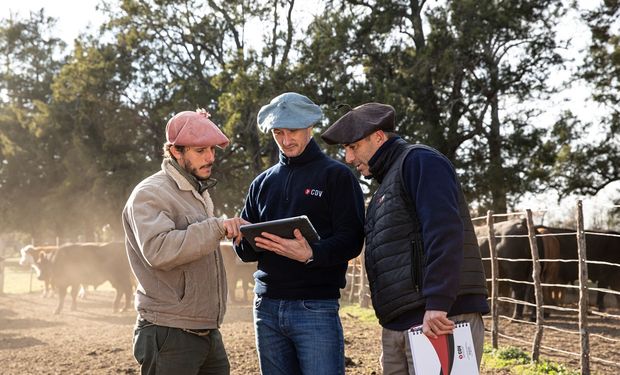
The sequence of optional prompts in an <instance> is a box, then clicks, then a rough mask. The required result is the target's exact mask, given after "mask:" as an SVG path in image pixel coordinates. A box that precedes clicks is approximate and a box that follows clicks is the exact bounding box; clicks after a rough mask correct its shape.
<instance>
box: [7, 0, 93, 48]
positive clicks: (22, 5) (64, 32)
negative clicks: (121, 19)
mask: <svg viewBox="0 0 620 375" xmlns="http://www.w3.org/2000/svg"><path fill="white" fill-rule="evenodd" d="M9 3H10V5H9ZM98 3H99V0H13V1H10V2H9V1H3V5H2V7H1V8H0V12H1V13H0V18H2V19H6V18H8V17H9V16H10V15H11V13H13V14H15V13H19V15H20V18H26V17H27V16H28V13H29V12H30V11H39V10H40V9H41V8H45V14H46V15H47V16H50V17H54V18H56V19H58V24H57V30H58V32H59V36H60V37H61V38H62V39H63V40H64V41H65V42H66V43H67V45H69V46H71V45H73V39H74V38H76V37H77V36H78V35H79V33H80V32H83V31H84V30H86V28H87V27H88V26H89V25H90V26H93V27H97V26H99V25H100V24H101V23H102V22H103V21H104V17H103V16H102V15H101V13H100V12H98V11H97V10H96V9H95V7H96V5H97V4H98Z"/></svg>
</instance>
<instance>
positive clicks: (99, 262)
mask: <svg viewBox="0 0 620 375" xmlns="http://www.w3.org/2000/svg"><path fill="white" fill-rule="evenodd" d="M39 267H40V269H41V271H42V273H47V274H49V277H50V280H51V283H52V285H54V287H55V288H57V290H58V306H57V308H56V310H55V311H54V313H55V314H58V313H60V311H62V308H63V305H64V299H65V296H66V294H67V287H69V286H71V297H72V303H71V310H75V309H76V307H77V305H76V297H77V292H78V288H79V286H80V284H83V285H93V286H98V285H101V284H103V283H104V282H105V281H109V282H110V284H112V286H113V287H114V289H116V297H115V299H114V311H117V310H118V307H119V304H120V300H121V297H122V295H123V294H124V295H125V306H124V308H123V311H125V310H127V309H129V308H130V306H131V300H132V297H133V287H132V278H131V271H130V268H129V262H128V260H127V255H126V253H125V245H124V244H123V243H122V242H110V243H106V244H94V243H84V244H65V245H62V246H60V247H59V248H58V249H57V250H55V251H53V252H52V253H50V254H47V255H46V256H44V257H42V258H40V259H39Z"/></svg>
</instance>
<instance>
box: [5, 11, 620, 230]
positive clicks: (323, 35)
mask: <svg viewBox="0 0 620 375" xmlns="http://www.w3.org/2000/svg"><path fill="white" fill-rule="evenodd" d="M616 3H617V2H607V3H605V4H604V5H602V6H601V8H600V9H597V10H595V11H593V12H591V13H589V14H588V15H587V20H588V21H589V22H590V24H591V27H592V30H593V36H594V39H593V44H592V48H591V49H590V57H589V58H588V61H587V63H586V65H587V66H584V69H582V72H583V75H582V77H583V78H584V79H586V80H588V81H589V82H591V83H592V85H593V86H594V87H595V98H596V100H599V102H600V103H602V104H604V105H606V106H608V107H609V108H616V107H617V103H618V100H619V99H618V98H619V96H618V88H619V87H618V80H617V77H618V76H619V75H618V74H617V73H618V69H619V68H618V67H619V63H618V61H619V60H620V59H619V58H618V55H619V54H618V52H617V51H618V40H619V37H618V35H617V30H615V29H614V28H613V27H611V25H612V24H613V20H615V19H617V15H618V14H617V12H618V7H617V4H616ZM303 5H304V7H308V5H307V4H303ZM101 6H102V8H101V9H102V11H103V12H104V13H105V15H106V16H107V21H106V23H105V24H104V25H103V27H102V28H101V29H100V30H97V31H95V32H93V33H92V34H90V35H83V36H81V37H80V38H78V39H77V40H76V41H75V43H74V45H73V48H72V49H71V51H70V52H69V53H66V52H65V46H64V44H63V43H62V42H61V41H60V40H58V39H57V38H55V37H53V35H54V25H55V20H53V19H51V18H49V17H47V16H46V15H45V13H44V11H40V12H36V13H31V14H30V15H29V17H27V18H26V19H3V20H0V50H1V51H2V52H1V54H0V78H1V79H0V194H1V196H2V199H0V210H2V212H3V213H4V215H3V216H2V217H1V218H0V224H1V225H2V228H3V231H6V232H11V231H15V230H18V231H22V232H26V233H28V234H31V235H33V236H35V238H36V240H37V241H38V240H39V239H41V240H44V239H45V238H50V237H51V238H55V237H56V236H61V237H62V238H63V240H65V239H71V240H75V239H76V237H77V236H78V235H80V236H82V237H85V238H84V239H95V238H93V237H94V236H95V233H97V234H99V233H103V228H111V229H110V231H111V232H107V233H108V235H109V236H111V237H116V238H119V237H120V236H122V231H121V229H120V226H119V224H120V223H119V217H120V211H121V209H122V207H123V205H124V203H125V201H126V199H127V196H128V195H129V193H130V191H131V190H132V188H133V187H134V186H135V185H136V184H137V183H138V182H139V181H140V180H141V179H143V178H144V177H146V176H148V175H149V174H152V173H154V172H156V171H157V170H158V169H159V166H160V163H161V155H162V144H163V143H164V141H165V134H164V129H165V124H166V122H167V120H168V119H169V118H170V117H171V116H172V115H173V114H174V113H176V112H179V111H182V110H193V109H196V108H197V107H204V108H206V109H207V110H208V111H210V112H211V113H212V119H213V120H214V121H215V123H217V124H218V125H220V126H221V127H222V129H223V131H224V132H225V133H226V134H227V135H228V136H229V138H230V139H231V141H232V142H231V145H230V146H229V147H228V148H227V149H226V150H221V151H218V153H217V160H216V164H215V167H214V171H213V173H214V177H215V178H217V179H218V180H219V183H218V185H217V186H216V187H215V188H214V189H213V190H212V195H213V197H214V202H215V205H216V213H217V214H218V215H222V214H226V215H229V216H232V215H235V214H238V213H239V210H240V208H241V207H242V205H243V200H244V197H245V194H246V192H247V188H248V186H249V184H250V182H251V181H252V179H253V178H254V177H255V176H256V175H257V174H258V173H260V172H261V171H263V170H265V169H266V168H268V167H269V166H270V165H272V164H273V163H274V162H276V160H277V156H278V150H277V147H276V145H275V143H274V142H273V139H272V138H271V136H270V135H269V134H262V133H260V132H259V131H258V129H257V127H256V114H257V112H258V110H259V109H260V107H261V106H262V105H264V104H266V103H268V102H269V101H270V100H271V98H273V97H274V96H276V95H278V94H281V93H282V92H285V91H297V92H300V93H302V94H305V95H308V96H309V97H310V98H312V99H313V100H314V101H315V102H316V103H318V104H320V105H321V107H322V109H323V110H324V114H325V118H324V120H323V122H322V124H319V125H320V126H317V129H316V135H317V139H318V134H319V133H320V132H321V131H322V129H324V127H325V126H327V125H328V124H330V123H332V122H333V121H335V120H336V119H337V118H338V117H339V116H340V115H341V114H342V110H339V109H338V105H339V104H342V103H346V104H349V105H351V106H355V105H358V104H361V103H364V102H368V101H380V102H386V103H390V104H392V105H393V106H394V107H395V108H396V111H397V131H398V132H399V133H400V134H401V135H402V136H403V137H404V138H406V139H408V140H411V141H414V142H424V143H427V144H429V145H430V146H433V147H435V148H437V149H439V150H440V151H441V152H443V153H444V154H446V155H447V156H448V157H449V158H450V159H451V160H452V161H453V163H454V164H455V166H456V168H457V171H458V173H459V175H460V177H461V180H462V181H463V185H464V190H465V192H466V195H467V199H468V200H469V201H471V202H475V204H476V207H477V208H478V209H479V210H480V211H486V209H488V208H493V209H494V210H495V211H498V212H501V211H505V210H506V208H507V207H510V206H512V205H514V202H515V201H516V200H517V199H518V198H519V197H520V195H521V194H523V193H525V192H531V193H536V192H540V191H542V190H545V189H548V188H554V189H556V190H558V191H560V192H562V193H563V194H568V193H570V192H574V191H578V192H582V193H587V194H592V193H595V192H597V191H599V190H600V189H601V188H602V187H604V186H605V185H606V184H608V183H609V182H610V181H613V180H618V179H620V176H618V173H619V172H618V168H617V166H618V165H620V160H619V159H618V158H619V156H618V155H620V152H619V151H620V150H619V149H618V147H619V146H618V145H619V144H620V140H619V139H618V134H620V131H618V129H620V125H618V117H617V116H616V112H617V111H615V112H612V115H611V116H610V118H609V119H607V121H606V122H605V123H604V124H603V125H604V126H605V132H604V134H603V135H602V137H601V138H600V142H598V143H597V144H596V145H590V144H587V143H584V142H582V139H583V138H584V135H586V134H587V132H590V130H589V129H590V128H589V127H588V126H586V124H582V123H581V122H580V121H579V120H578V119H577V118H575V117H574V116H573V115H572V114H570V113H565V114H564V115H563V116H562V117H561V118H559V119H558V120H557V123H556V124H555V126H554V127H553V128H552V129H551V128H550V129H546V128H543V127H541V126H540V124H538V123H537V121H536V116H537V115H539V114H540V113H541V111H542V110H541V109H539V108H536V106H535V105H531V106H530V105H529V104H527V103H529V102H528V101H529V100H532V99H536V98H545V97H546V96H547V95H549V94H550V93H552V92H554V90H556V89H558V88H557V87H550V86H549V85H548V81H547V77H548V76H549V74H550V72H551V71H552V70H553V69H559V68H562V66H563V60H562V58H561V57H560V55H559V54H558V53H557V51H558V49H559V48H561V47H563V46H562V45H561V44H559V43H558V41H557V40H556V38H555V37H556V35H555V26H556V24H557V22H558V20H559V19H560V17H562V16H563V14H564V12H565V11H566V7H565V2H564V1H561V0H524V1H493V2H480V1H474V0H466V1H447V2H439V3H433V4H430V2H427V1H421V0H418V1H408V0H407V1H405V0H398V1H393V0H389V1H388V0H376V1H372V2H367V1H359V0H338V1H325V2H322V3H321V4H320V5H317V6H316V8H313V12H311V13H312V15H311V16H309V15H308V14H310V12H306V13H307V14H306V15H305V17H310V18H311V19H310V20H309V24H308V27H307V28H306V27H300V26H299V22H298V21H299V19H298V18H296V17H298V16H296V12H295V11H297V10H298V9H299V7H300V2H294V1H289V0H271V1H266V0H182V1H171V0H119V1H109V2H104V3H103V4H101ZM306 10H307V8H306ZM257 22H258V24H260V25H261V28H258V29H256V28H252V29H250V27H249V25H250V24H256V23H257ZM250 30H251V31H250ZM250 32H251V33H256V34H260V35H252V40H262V42H259V43H258V44H253V45H248V44H247V40H249V39H248V35H247V34H248V33H250ZM559 89H561V87H559ZM319 143H320V144H322V143H321V142H319ZM326 151H327V152H328V153H329V154H331V155H332V156H334V157H335V158H338V159H341V158H342V149H341V148H339V147H334V146H330V147H326ZM361 183H362V184H369V182H368V181H367V180H362V181H361ZM370 188H371V189H369V191H372V186H370ZM59 213H63V220H58V219H57V217H58V215H59ZM109 233H113V234H109Z"/></svg>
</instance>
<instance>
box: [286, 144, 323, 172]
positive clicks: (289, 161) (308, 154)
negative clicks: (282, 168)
mask: <svg viewBox="0 0 620 375" xmlns="http://www.w3.org/2000/svg"><path fill="white" fill-rule="evenodd" d="M322 155H323V152H322V151H321V149H320V148H319V145H318V144H317V143H316V141H315V140H314V138H313V139H311V140H310V142H308V145H306V148H305V149H304V151H303V152H302V153H301V154H300V155H298V156H295V157H292V158H289V157H288V156H286V155H284V154H283V153H282V152H281V151H280V164H284V165H301V164H306V163H309V162H311V161H313V160H315V159H317V158H319V157H320V156H322Z"/></svg>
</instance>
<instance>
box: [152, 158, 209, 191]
mask: <svg viewBox="0 0 620 375" xmlns="http://www.w3.org/2000/svg"><path fill="white" fill-rule="evenodd" d="M166 162H167V163H169V164H170V165H171V166H172V167H174V169H175V170H176V171H177V172H179V174H180V175H181V176H182V177H183V178H184V179H185V180H187V182H189V184H190V185H191V186H192V187H193V188H194V189H195V190H196V191H197V192H198V193H199V194H202V193H203V192H204V191H205V190H207V189H210V188H212V187H214V186H215V184H217V180H216V179H214V178H211V177H209V178H207V179H206V180H199V179H197V178H196V176H194V175H193V174H191V173H188V172H187V171H186V170H185V169H184V168H183V167H181V165H179V162H177V161H176V160H174V159H173V158H166V159H164V164H165V163H166Z"/></svg>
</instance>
